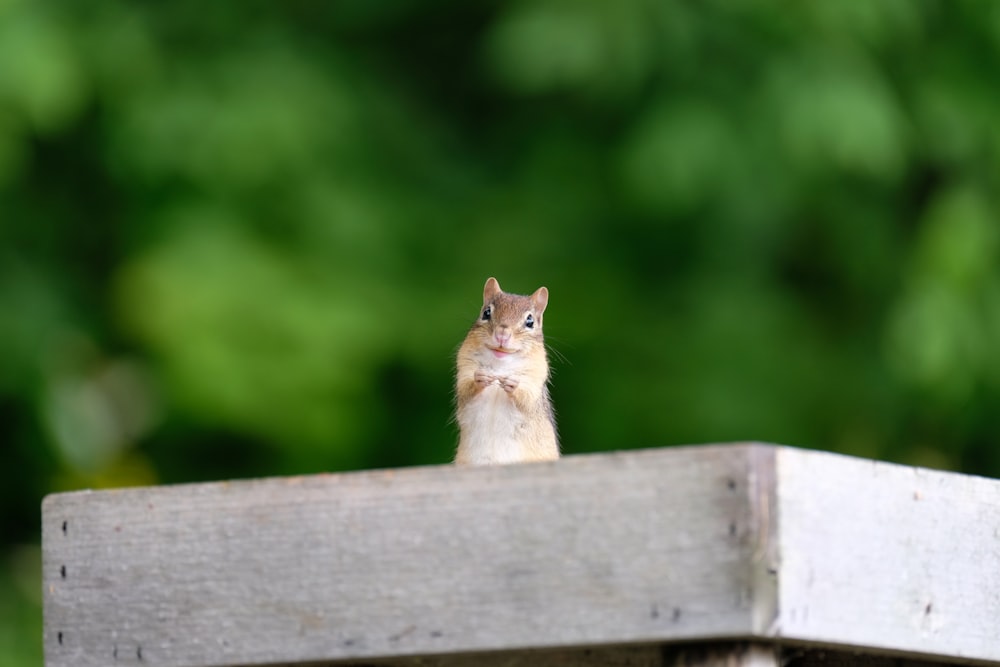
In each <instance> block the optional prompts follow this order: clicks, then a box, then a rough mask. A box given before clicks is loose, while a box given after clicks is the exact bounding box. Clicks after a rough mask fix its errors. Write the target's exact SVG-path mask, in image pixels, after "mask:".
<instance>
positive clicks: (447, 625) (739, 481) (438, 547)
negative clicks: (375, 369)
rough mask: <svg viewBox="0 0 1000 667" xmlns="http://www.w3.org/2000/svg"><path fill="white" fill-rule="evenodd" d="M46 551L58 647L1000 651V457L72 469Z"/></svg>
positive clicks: (337, 656) (752, 452)
mask: <svg viewBox="0 0 1000 667" xmlns="http://www.w3.org/2000/svg"><path fill="white" fill-rule="evenodd" d="M43 568H44V576H43V579H44V586H45V591H44V596H45V637H44V644H45V654H46V664H47V665H49V666H50V667H62V666H69V665H74V666H76V665H82V666H87V665H128V664H133V665H140V664H141V665H163V666H168V665H172V666H178V667H180V666H190V667H194V666H209V665H268V664H269V665H278V664H307V663H314V664H322V663H325V662H334V661H345V662H355V663H358V662H360V661H368V660H378V661H382V660H392V659H401V658H405V657H407V656H410V657H413V656H438V658H437V659H438V660H439V661H444V662H442V664H458V663H454V662H448V661H449V658H448V656H449V655H459V654H477V653H479V654H483V652H496V651H507V652H514V651H519V650H534V651H537V650H542V651H549V653H548V654H547V655H549V656H557V655H558V653H552V652H551V651H559V650H576V649H587V648H591V649H595V650H597V649H599V647H605V648H604V649H600V650H611V651H614V650H615V649H614V647H618V646H625V645H633V646H635V647H636V648H634V649H623V650H627V651H632V652H633V653H631V654H627V653H621V652H619V653H613V654H608V660H609V661H610V662H609V664H618V663H615V662H614V661H612V660H611V656H612V655H615V656H618V657H617V658H615V659H620V660H621V661H623V662H622V663H621V664H629V662H632V664H637V665H645V664H649V665H652V664H658V663H657V662H656V661H657V660H659V658H658V657H657V656H658V654H657V653H656V652H655V651H656V649H655V646H656V645H661V644H667V643H675V642H692V641H717V640H718V641H736V640H744V639H755V640H758V641H764V642H770V643H772V644H775V645H777V644H779V643H780V644H782V645H785V646H788V645H793V646H794V645H801V646H829V647H839V648H841V649H850V650H859V651H866V652H867V651H869V649H870V650H871V651H873V652H888V653H890V654H898V655H904V656H911V657H922V658H925V659H938V660H941V661H942V662H953V661H959V660H971V661H980V662H989V661H998V662H1000V482H996V481H991V480H985V479H981V478H971V477H967V476H961V475H955V474H947V473H938V472H931V471H926V470H915V469H912V468H906V467H902V466H893V465H888V464H878V463H874V462H871V461H864V460H859V459H850V458H846V457H841V456H836V455H831V454H823V453H818V452H808V451H803V450H795V449H789V448H782V447H776V446H771V445H757V444H739V445H712V446H702V447H682V448H669V449H659V450H646V451H632V452H621V453H613V454H601V455H588V456H570V457H566V458H564V459H562V460H560V461H557V462H552V463H540V464H529V465H518V466H500V467H483V468H456V467H453V466H437V467H423V468H409V469H398V470H382V471H369V472H357V473H345V474H332V475H316V476H309V477H294V478H273V479H264V480H251V481H241V482H230V483H226V482H223V483H212V484H195V485H183V486H173V487H153V488H141V489H123V490H117V491H104V492H77V493H68V494H58V495H54V496H50V497H49V498H47V499H46V501H45V503H44V505H43ZM642 646H649V647H654V648H651V649H643V648H641V647H642ZM650 650H652V651H654V652H653V653H649V652H648V651H650ZM636 652H637V653H636ZM493 655H494V657H496V655H497V654H495V653H494V654H493ZM539 655H541V654H539ZM629 655H631V656H632V657H629ZM623 656H624V657H623ZM643 656H644V657H643ZM651 656H652V657H651ZM632 658H635V660H634V661H633V660H632ZM456 659H458V658H456ZM421 664H424V663H421ZM426 664H436V663H433V662H427V663H426ZM470 664H474V663H470ZM491 664H493V663H491ZM496 664H500V663H496ZM511 664H516V663H511ZM522 664H523V663H522ZM553 664H558V663H557V662H556V663H553ZM581 664H583V663H581ZM586 664H589V663H586Z"/></svg>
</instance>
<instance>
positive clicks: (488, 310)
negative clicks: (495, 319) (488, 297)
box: [483, 306, 493, 322]
mask: <svg viewBox="0 0 1000 667" xmlns="http://www.w3.org/2000/svg"><path fill="white" fill-rule="evenodd" d="M492 314H493V309H492V308H490V307H489V306H487V307H486V310H484V311H483V321H484V322H488V321H489V319H490V316H491V315H492Z"/></svg>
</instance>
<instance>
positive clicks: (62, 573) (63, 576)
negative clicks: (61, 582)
mask: <svg viewBox="0 0 1000 667" xmlns="http://www.w3.org/2000/svg"><path fill="white" fill-rule="evenodd" d="M59 574H60V575H61V576H62V578H63V579H65V578H66V566H65V565H63V566H62V567H60V568H59Z"/></svg>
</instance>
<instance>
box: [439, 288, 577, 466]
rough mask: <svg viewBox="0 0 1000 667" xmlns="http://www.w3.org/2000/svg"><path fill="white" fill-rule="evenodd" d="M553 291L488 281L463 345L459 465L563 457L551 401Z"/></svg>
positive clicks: (457, 381)
mask: <svg viewBox="0 0 1000 667" xmlns="http://www.w3.org/2000/svg"><path fill="white" fill-rule="evenodd" d="M548 302H549V291H548V290H547V289H546V288H544V287H539V288H538V289H537V290H536V291H535V293H534V294H532V295H531V296H521V295H518V294H507V293H506V292H504V291H502V290H501V289H500V283H499V282H497V279H496V278H490V279H489V280H487V281H486V285H485V287H484V288H483V308H482V310H480V311H479V318H478V319H477V321H476V323H475V324H474V325H473V326H472V329H470V330H469V333H468V335H466V337H465V340H464V341H463V342H462V346H461V347H460V348H459V350H458V358H457V364H456V365H457V374H456V378H455V398H456V404H457V409H456V418H457V421H458V425H459V428H460V430H461V435H460V437H459V443H458V452H457V453H456V455H455V463H457V464H460V465H462V464H472V465H484V464H493V463H517V462H521V461H548V460H552V459H557V458H559V443H558V441H557V439H556V427H555V417H554V415H553V413H552V402H551V400H550V399H549V388H548V380H549V361H548V357H547V356H546V354H545V341H544V339H543V337H542V314H543V313H544V312H545V306H546V305H548Z"/></svg>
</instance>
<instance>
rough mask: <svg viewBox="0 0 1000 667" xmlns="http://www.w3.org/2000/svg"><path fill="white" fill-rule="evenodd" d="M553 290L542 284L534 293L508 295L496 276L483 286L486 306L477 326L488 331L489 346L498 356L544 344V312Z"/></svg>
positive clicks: (486, 333)
mask: <svg viewBox="0 0 1000 667" xmlns="http://www.w3.org/2000/svg"><path fill="white" fill-rule="evenodd" d="M548 303H549V290H548V289H546V288H544V287H539V288H538V289H537V290H535V292H534V293H533V294H532V295H531V296H521V295H520V294H508V293H507V292H504V291H503V290H502V289H500V283H499V282H498V281H497V279H496V278H490V279H489V280H487V281H486V285H485V286H484V287H483V307H482V309H481V310H480V311H479V319H478V320H477V321H476V324H475V325H474V327H473V328H474V329H479V330H481V331H482V333H483V334H484V336H485V338H486V340H485V341H484V342H485V345H486V347H488V348H489V349H490V350H491V351H492V353H493V355H494V356H495V357H497V358H498V359H499V358H503V357H505V356H507V355H508V354H514V353H517V352H521V351H522V350H524V349H526V348H532V347H534V346H535V345H537V344H541V343H542V340H543V339H542V315H543V314H544V313H545V306H547V305H548Z"/></svg>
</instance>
